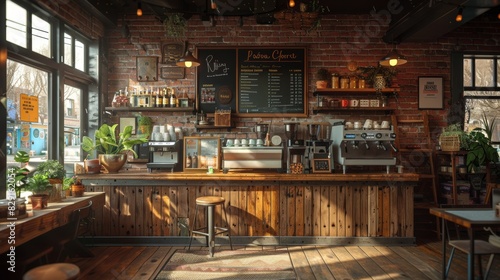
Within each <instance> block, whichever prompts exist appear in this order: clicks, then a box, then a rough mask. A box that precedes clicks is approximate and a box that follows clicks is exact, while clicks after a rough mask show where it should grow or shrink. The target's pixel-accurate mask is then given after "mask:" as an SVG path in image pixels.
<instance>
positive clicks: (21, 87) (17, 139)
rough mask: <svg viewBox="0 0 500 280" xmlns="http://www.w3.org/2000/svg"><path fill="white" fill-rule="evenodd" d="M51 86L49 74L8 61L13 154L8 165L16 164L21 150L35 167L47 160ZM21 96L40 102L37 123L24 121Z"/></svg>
mask: <svg viewBox="0 0 500 280" xmlns="http://www.w3.org/2000/svg"><path fill="white" fill-rule="evenodd" d="M48 83H49V73H47V72H45V71H41V70H39V69H36V68H32V67H30V66H28V65H25V64H22V63H19V62H15V61H12V60H7V135H8V136H7V150H8V154H9V156H8V157H7V163H8V164H9V165H11V164H15V162H14V156H13V155H14V154H15V153H16V152H17V151H19V150H23V151H26V152H27V153H29V154H30V155H31V158H30V162H33V163H35V165H36V163H37V162H41V161H45V160H46V159H47V154H48V151H47V149H48V145H47V143H48V140H49V139H48V134H47V132H48V112H49V110H48V98H47V94H48V90H49V85H48ZM21 94H25V95H27V96H29V97H30V98H34V99H35V100H38V101H37V102H38V115H37V116H35V118H34V119H29V120H25V119H22V112H21V111H22V110H21V109H22V108H21ZM30 101H31V100H30ZM31 102H35V101H31ZM35 104H36V103H35Z"/></svg>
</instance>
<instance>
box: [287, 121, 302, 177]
mask: <svg viewBox="0 0 500 280" xmlns="http://www.w3.org/2000/svg"><path fill="white" fill-rule="evenodd" d="M298 128H299V123H296V122H287V123H285V136H286V138H287V141H286V172H287V173H294V174H296V173H303V172H304V164H303V160H304V153H305V150H306V147H305V146H304V140H299V139H297V131H298Z"/></svg>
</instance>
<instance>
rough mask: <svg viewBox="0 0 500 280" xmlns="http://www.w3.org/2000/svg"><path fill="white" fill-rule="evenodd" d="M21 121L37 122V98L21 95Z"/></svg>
mask: <svg viewBox="0 0 500 280" xmlns="http://www.w3.org/2000/svg"><path fill="white" fill-rule="evenodd" d="M20 113H21V121H24V122H38V97H36V96H31V95H27V94H25V93H21V110H20Z"/></svg>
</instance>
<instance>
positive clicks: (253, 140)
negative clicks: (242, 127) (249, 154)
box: [248, 139, 257, 147]
mask: <svg viewBox="0 0 500 280" xmlns="http://www.w3.org/2000/svg"><path fill="white" fill-rule="evenodd" d="M256 143H257V141H256V140H255V139H250V140H248V145H250V146H251V147H253V146H255V145H256Z"/></svg>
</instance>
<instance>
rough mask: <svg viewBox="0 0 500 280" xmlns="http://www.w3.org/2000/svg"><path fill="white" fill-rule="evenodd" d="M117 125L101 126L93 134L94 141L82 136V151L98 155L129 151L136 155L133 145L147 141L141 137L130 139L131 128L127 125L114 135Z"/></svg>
mask: <svg viewBox="0 0 500 280" xmlns="http://www.w3.org/2000/svg"><path fill="white" fill-rule="evenodd" d="M117 126H118V124H114V125H112V126H109V125H107V124H103V125H101V127H99V129H98V130H97V131H96V132H95V135H94V139H92V138H90V137H88V136H83V141H82V149H83V150H84V151H85V152H88V153H89V152H92V151H97V152H98V153H100V154H121V153H124V152H127V151H131V152H132V153H133V154H134V156H136V157H137V154H136V153H135V151H134V145H136V144H142V143H146V142H148V139H147V138H146V137H144V136H143V135H139V137H138V138H131V137H132V126H130V125H128V126H126V127H124V128H123V131H122V132H120V133H119V134H118V137H117V133H116V127H117Z"/></svg>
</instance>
